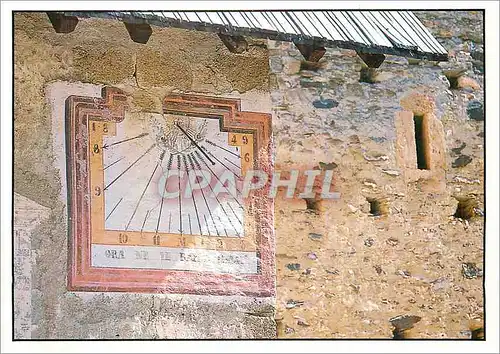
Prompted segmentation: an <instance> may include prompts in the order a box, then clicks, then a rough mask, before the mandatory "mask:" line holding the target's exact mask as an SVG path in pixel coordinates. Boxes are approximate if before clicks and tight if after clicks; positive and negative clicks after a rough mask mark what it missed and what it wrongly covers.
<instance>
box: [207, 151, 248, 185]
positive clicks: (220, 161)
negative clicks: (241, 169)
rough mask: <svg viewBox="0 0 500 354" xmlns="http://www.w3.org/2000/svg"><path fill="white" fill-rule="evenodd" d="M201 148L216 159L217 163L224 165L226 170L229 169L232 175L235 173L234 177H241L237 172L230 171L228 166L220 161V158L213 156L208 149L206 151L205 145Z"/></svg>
mask: <svg viewBox="0 0 500 354" xmlns="http://www.w3.org/2000/svg"><path fill="white" fill-rule="evenodd" d="M203 149H204V150H205V151H206V153H207V154H209V155H210V156H212V157H213V158H214V159H215V160H217V162H218V163H220V164H221V165H222V166H224V167H225V168H226V170H228V171H231V172H232V173H233V175H235V176H236V177H238V178H241V176H240V175H238V174H237V173H235V172H234V171H232V170H231V169H230V168H229V167H227V166H226V165H225V164H224V162H222V161H221V160H219V159H218V158H217V157H215V156H214V155H213V154H212V153H211V152H210V151H208V150H207V149H206V148H205V147H203Z"/></svg>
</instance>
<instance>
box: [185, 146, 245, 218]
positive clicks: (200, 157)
mask: <svg viewBox="0 0 500 354" xmlns="http://www.w3.org/2000/svg"><path fill="white" fill-rule="evenodd" d="M195 154H196V156H198V158H199V159H200V160H201V161H203V163H204V164H205V166H207V167H208V169H209V171H210V172H211V173H212V175H214V177H215V179H216V180H217V182H218V183H219V184H221V185H222V183H221V182H220V180H219V177H217V175H216V174H215V173H214V171H213V170H212V169H211V168H210V166H208V164H207V163H206V161H205V160H204V159H203V157H202V156H200V154H198V151H195ZM193 158H194V159H195V162H196V161H197V160H196V158H195V157H194V156H193ZM224 188H225V190H226V192H228V193H229V190H228V189H227V187H225V186H224ZM229 194H230V195H231V196H232V197H233V199H234V200H235V201H236V203H238V205H239V207H240V208H241V209H243V206H242V205H241V204H240V202H239V200H238V199H236V198H235V196H233V195H232V194H231V193H229ZM217 200H218V199H217Z"/></svg>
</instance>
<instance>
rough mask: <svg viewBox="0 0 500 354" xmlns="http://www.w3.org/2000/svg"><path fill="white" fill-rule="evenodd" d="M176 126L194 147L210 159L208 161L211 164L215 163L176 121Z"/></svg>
mask: <svg viewBox="0 0 500 354" xmlns="http://www.w3.org/2000/svg"><path fill="white" fill-rule="evenodd" d="M176 126H177V128H179V129H180V130H181V132H183V133H184V135H186V136H187V138H188V139H189V140H190V141H191V143H192V144H193V145H194V146H196V148H197V149H198V150H200V151H201V153H202V154H203V155H205V157H206V158H207V159H208V161H210V163H211V164H212V165H215V162H214V161H213V160H212V159H211V158H210V156H208V155H207V154H206V153H205V151H203V149H202V148H201V147H200V145H198V143H197V142H196V141H194V139H193V138H192V137H191V136H190V135H189V134H188V133H187V132H186V131H185V130H184V129H183V128H182V127H181V126H180V125H179V123H177V124H176Z"/></svg>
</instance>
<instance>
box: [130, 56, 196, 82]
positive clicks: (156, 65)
mask: <svg viewBox="0 0 500 354" xmlns="http://www.w3.org/2000/svg"><path fill="white" fill-rule="evenodd" d="M136 55H137V64H136V68H137V71H136V77H137V82H138V84H139V86H140V87H152V86H153V87H158V86H170V87H174V88H176V89H181V90H188V89H190V88H191V84H192V82H193V73H192V70H191V67H190V65H188V64H187V62H186V61H185V60H184V59H183V58H181V57H178V56H175V55H174V54H171V53H164V52H160V51H158V50H153V49H149V48H144V49H141V50H140V51H137V54H136Z"/></svg>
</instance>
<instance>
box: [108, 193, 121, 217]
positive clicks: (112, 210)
mask: <svg viewBox="0 0 500 354" xmlns="http://www.w3.org/2000/svg"><path fill="white" fill-rule="evenodd" d="M122 200H123V197H121V198H120V200H119V201H118V203H116V205H115V206H114V207H113V209H111V211H110V212H109V214H108V216H106V220H108V219H109V217H110V216H111V214H113V212H114V211H115V209H116V208H117V207H118V205H119V204H120V203H121V202H122Z"/></svg>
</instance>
